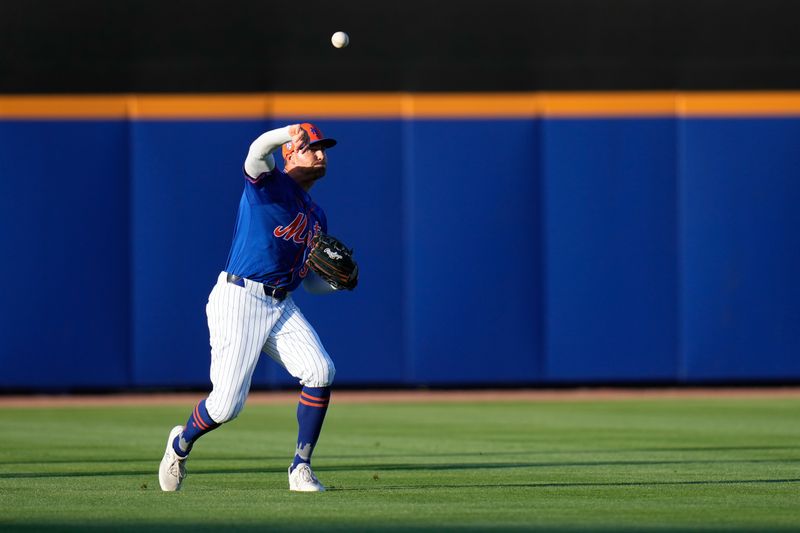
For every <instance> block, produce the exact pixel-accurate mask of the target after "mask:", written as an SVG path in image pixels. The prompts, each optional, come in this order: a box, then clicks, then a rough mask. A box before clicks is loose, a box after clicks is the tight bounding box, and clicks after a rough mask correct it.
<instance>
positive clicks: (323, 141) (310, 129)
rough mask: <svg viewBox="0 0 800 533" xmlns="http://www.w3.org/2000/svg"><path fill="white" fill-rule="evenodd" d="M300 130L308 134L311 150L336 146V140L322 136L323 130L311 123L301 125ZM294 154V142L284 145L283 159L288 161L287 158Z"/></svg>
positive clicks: (282, 149) (282, 150)
mask: <svg viewBox="0 0 800 533" xmlns="http://www.w3.org/2000/svg"><path fill="white" fill-rule="evenodd" d="M300 128H302V129H303V131H305V132H306V134H308V146H309V147H311V148H314V147H317V146H320V147H322V148H331V147H332V146H336V139H331V138H329V137H325V136H324V135H323V134H322V130H320V129H319V128H318V127H316V126H315V125H313V124H311V123H310V122H303V123H302V124H300ZM292 152H294V146H293V145H292V141H289V142H288V143H284V144H283V147H282V148H281V153H282V154H283V158H284V159H286V156H287V155H289V154H290V153H292Z"/></svg>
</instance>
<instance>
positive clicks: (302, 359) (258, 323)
mask: <svg viewBox="0 0 800 533" xmlns="http://www.w3.org/2000/svg"><path fill="white" fill-rule="evenodd" d="M244 282H245V286H244V287H240V286H238V285H234V284H232V283H228V282H227V281H226V273H225V272H222V273H220V275H219V277H218V278H217V284H216V285H215V286H214V288H213V289H212V290H211V294H210V295H209V297H208V305H206V314H207V315H208V330H209V333H210V342H211V372H210V374H211V383H212V385H213V388H212V390H211V394H209V396H208V399H207V400H206V409H208V414H209V415H211V418H212V419H213V420H214V421H215V422H217V423H218V424H221V423H223V422H227V421H228V420H232V419H233V418H235V417H236V416H237V415H238V414H239V413H240V412H241V410H242V408H243V407H244V403H245V400H246V399H247V394H248V392H249V391H250V382H251V379H252V377H253V370H254V369H255V367H256V363H257V362H258V359H259V357H260V356H261V352H262V351H263V352H264V353H266V354H267V355H269V356H270V357H272V359H274V360H275V361H276V362H278V363H279V364H280V365H281V366H283V367H284V368H285V369H286V370H287V371H288V372H289V373H290V374H291V375H292V376H294V377H296V378H297V379H298V380H300V384H301V385H308V386H309V387H326V386H328V385H330V384H331V383H332V382H333V376H334V374H335V372H336V369H335V368H334V366H333V361H331V358H330V357H329V356H328V353H327V352H326V351H325V348H324V347H323V346H322V343H321V342H320V340H319V337H318V336H317V333H316V332H315V331H314V328H312V327H311V324H309V323H308V321H307V320H306V318H305V317H304V316H303V314H302V313H301V312H300V309H298V307H297V306H296V305H295V303H294V301H293V300H292V297H291V295H289V296H287V297H286V299H285V300H283V301H282V302H279V301H278V300H276V299H275V298H273V297H271V296H267V295H266V294H264V289H263V287H262V286H261V284H259V283H256V282H253V281H250V280H247V279H246V280H244Z"/></svg>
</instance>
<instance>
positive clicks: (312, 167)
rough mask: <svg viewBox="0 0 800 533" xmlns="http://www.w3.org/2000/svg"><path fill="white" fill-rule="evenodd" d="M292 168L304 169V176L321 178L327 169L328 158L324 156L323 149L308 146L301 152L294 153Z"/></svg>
mask: <svg viewBox="0 0 800 533" xmlns="http://www.w3.org/2000/svg"><path fill="white" fill-rule="evenodd" d="M294 166H295V167H301V168H303V169H306V174H308V175H310V176H313V177H315V178H321V177H322V176H324V175H325V170H327V168H328V156H327V155H326V154H325V148H322V147H319V146H309V147H308V148H307V149H305V150H303V151H301V152H295V153H294Z"/></svg>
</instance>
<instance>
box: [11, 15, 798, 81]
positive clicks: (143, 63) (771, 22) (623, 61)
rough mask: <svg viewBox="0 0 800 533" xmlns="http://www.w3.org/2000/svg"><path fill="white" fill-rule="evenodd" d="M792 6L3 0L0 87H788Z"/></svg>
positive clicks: (794, 46)
mask: <svg viewBox="0 0 800 533" xmlns="http://www.w3.org/2000/svg"><path fill="white" fill-rule="evenodd" d="M798 20H800V2H795V1H792V0H752V1H746V0H533V1H525V0H493V1H492V2H480V3H478V2H464V1H460V2H453V1H431V0H426V1H422V0H405V1H402V2H376V1H373V0H345V1H340V2H334V1H331V0H324V1H323V0H308V1H305V2H302V3H299V2H286V1H284V2H275V1H267V0H240V1H234V2H227V3H222V2H218V1H210V0H192V1H187V0H171V1H169V2H161V1H156V0H137V1H135V2H134V1H114V2H109V1H107V0H76V1H71V2H63V1H56V0H27V1H22V0H16V1H4V2H2V3H1V4H0V92H4V93H15V92H34V93H47V92H218V91H219V92H242V91H244V92H251V91H256V92H258V91H514V90H624V89H636V90H648V89H683V90H701V89H797V88H800V37H798V36H797V31H796V28H797V21H798ZM336 30H344V31H347V32H349V33H350V36H351V45H350V47H348V48H346V49H342V50H337V49H334V48H333V47H332V46H331V45H330V41H329V39H330V35H331V34H332V33H333V32H334V31H336Z"/></svg>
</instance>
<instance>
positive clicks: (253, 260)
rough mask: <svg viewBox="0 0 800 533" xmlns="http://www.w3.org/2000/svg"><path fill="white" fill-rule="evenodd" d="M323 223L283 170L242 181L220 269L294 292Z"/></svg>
mask: <svg viewBox="0 0 800 533" xmlns="http://www.w3.org/2000/svg"><path fill="white" fill-rule="evenodd" d="M326 227H327V221H326V219H325V213H324V212H323V211H322V209H321V208H320V207H319V206H318V205H317V204H315V203H314V201H313V200H312V199H311V197H310V196H309V195H308V193H307V192H306V191H304V190H303V189H302V188H300V187H299V186H298V185H297V184H296V183H295V182H294V180H292V179H291V178H290V177H289V176H288V175H286V174H285V173H283V172H281V171H279V170H277V169H275V170H273V171H272V172H270V173H268V174H264V175H262V177H261V178H260V179H259V180H257V181H255V182H252V181H246V182H245V190H244V192H243V194H242V199H241V201H240V202H239V213H238V217H237V221H236V230H235V232H234V236H233V244H232V246H231V252H230V255H229V256H228V263H227V265H226V267H225V271H226V272H229V273H231V274H235V275H237V276H241V277H243V278H248V279H252V280H253V281H258V282H261V283H267V284H269V285H274V286H278V287H285V288H286V289H287V290H294V289H295V288H296V287H297V286H298V285H299V284H300V282H301V281H302V278H304V277H305V275H306V273H307V268H306V266H305V260H306V257H307V255H308V250H309V247H310V246H311V241H312V240H313V238H314V235H316V234H317V233H319V232H320V231H325V228H326Z"/></svg>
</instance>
